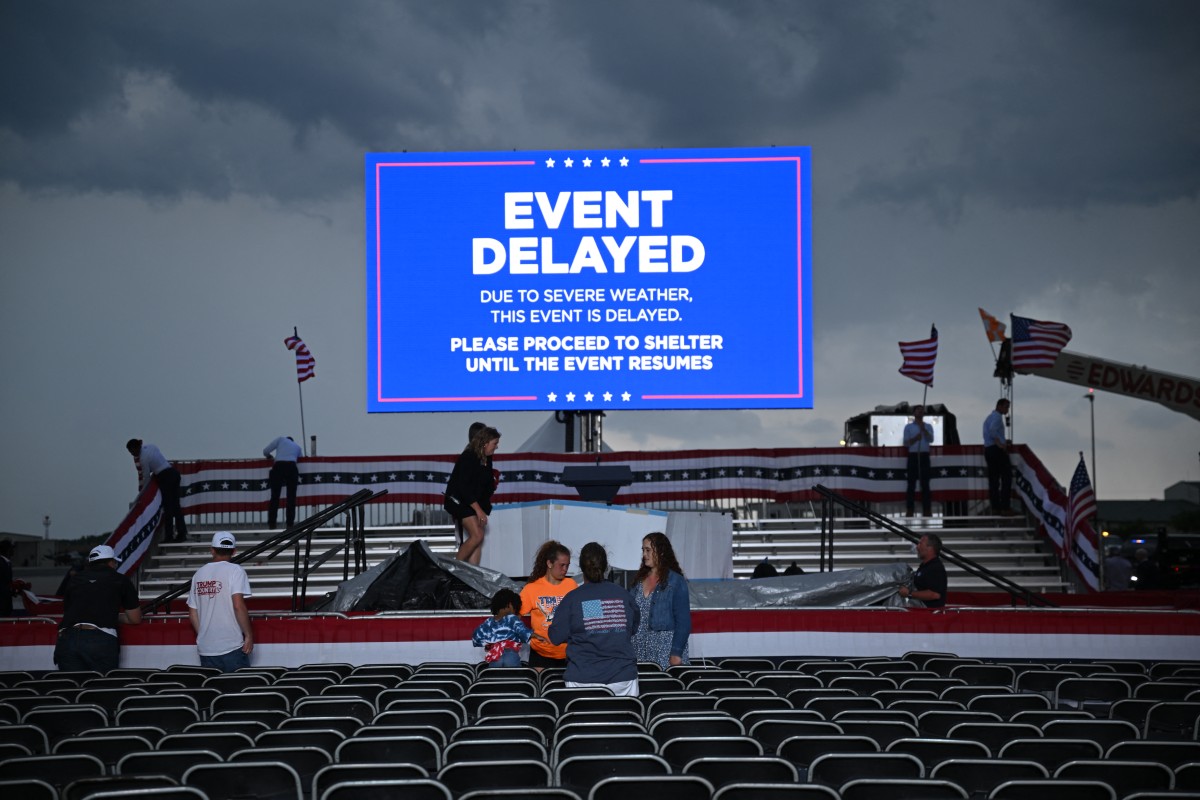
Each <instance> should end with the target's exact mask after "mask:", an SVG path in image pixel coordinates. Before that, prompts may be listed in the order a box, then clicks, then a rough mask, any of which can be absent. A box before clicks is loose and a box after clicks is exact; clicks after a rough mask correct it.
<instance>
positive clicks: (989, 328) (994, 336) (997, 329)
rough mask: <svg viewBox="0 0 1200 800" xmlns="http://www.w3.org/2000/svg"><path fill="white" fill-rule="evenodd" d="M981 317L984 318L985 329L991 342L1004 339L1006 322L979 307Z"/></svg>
mask: <svg viewBox="0 0 1200 800" xmlns="http://www.w3.org/2000/svg"><path fill="white" fill-rule="evenodd" d="M979 318H980V319H982V320H983V330H984V332H985V333H986V334H987V337H988V341H989V342H1003V341H1004V323H1003V322H1001V321H1000V320H998V319H996V318H995V317H993V316H992V315H991V314H989V313H988V312H986V311H984V310H983V309H982V308H981V309H979Z"/></svg>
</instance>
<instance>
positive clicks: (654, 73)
mask: <svg viewBox="0 0 1200 800" xmlns="http://www.w3.org/2000/svg"><path fill="white" fill-rule="evenodd" d="M920 8H921V5H919V4H912V3H878V4H877V3H855V4H848V3H794V2H770V0H764V1H763V2H753V3H734V4H725V3H707V2H700V3H698V2H687V1H685V0H674V1H673V2H661V3H654V4H646V3H640V2H635V0H622V1H621V2H613V3H607V4H605V5H604V7H603V11H602V12H600V13H597V9H596V7H595V6H593V5H585V4H553V5H552V6H550V11H551V13H552V14H553V15H554V16H555V18H556V21H557V24H558V27H559V28H560V29H561V30H562V32H563V35H564V36H567V37H570V38H572V39H573V40H575V41H577V42H578V43H579V46H580V47H582V48H583V50H584V52H585V53H586V55H587V57H588V61H589V65H590V66H591V68H592V69H593V70H594V77H595V78H596V79H598V80H604V81H607V82H609V83H611V84H612V85H613V86H614V87H615V88H617V89H619V90H620V91H621V92H622V93H623V94H624V95H626V96H628V97H629V98H631V102H632V103H633V104H634V105H635V107H636V109H637V112H638V113H639V114H641V115H644V116H645V117H646V118H648V119H649V120H651V132H652V134H653V135H654V137H655V138H656V140H662V141H669V142H670V143H672V144H675V145H699V144H704V145H712V144H714V143H723V144H729V143H757V144H769V143H770V142H763V141H762V137H763V135H764V134H765V133H766V132H767V131H768V130H770V129H771V128H772V127H773V126H775V125H778V124H780V123H784V122H790V123H793V124H795V123H796V121H800V122H801V123H803V124H811V123H814V122H819V121H821V120H822V119H823V118H826V117H829V116H830V115H835V114H838V113H841V112H845V111H848V110H851V109H854V108H856V107H858V106H859V105H860V104H861V103H863V102H864V101H865V100H867V99H870V98H872V97H876V96H878V95H881V94H885V93H887V92H889V91H890V90H892V89H893V88H894V87H895V86H896V85H897V84H898V83H899V81H900V80H901V78H902V76H903V74H904V65H903V58H904V55H905V53H906V52H907V51H908V49H909V48H911V47H912V46H914V44H915V43H916V42H917V41H918V37H919V33H920V31H921V29H922V26H923V23H924V22H925V16H924V15H923V14H922V13H919V9H920Z"/></svg>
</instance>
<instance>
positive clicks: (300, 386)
mask: <svg viewBox="0 0 1200 800" xmlns="http://www.w3.org/2000/svg"><path fill="white" fill-rule="evenodd" d="M292 335H293V336H295V337H296V338H297V339H299V338H300V332H299V331H298V330H296V326H294V325H293V326H292ZM296 391H297V392H299V393H300V452H302V453H304V455H305V456H307V455H308V432H307V431H305V429H304V381H302V380H300V376H299V375H297V376H296Z"/></svg>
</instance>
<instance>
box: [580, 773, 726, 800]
mask: <svg viewBox="0 0 1200 800" xmlns="http://www.w3.org/2000/svg"><path fill="white" fill-rule="evenodd" d="M712 795H713V787H712V784H711V783H709V782H708V781H706V780H704V778H701V777H700V776H698V775H662V776H653V777H628V778H627V777H617V778H605V779H604V780H602V781H600V782H599V783H597V784H596V785H595V786H593V787H592V790H591V791H590V792H589V793H588V800H629V798H630V797H653V798H655V800H709V798H711V797H712Z"/></svg>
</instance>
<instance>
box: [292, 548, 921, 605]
mask: <svg viewBox="0 0 1200 800" xmlns="http://www.w3.org/2000/svg"><path fill="white" fill-rule="evenodd" d="M911 576H912V571H911V570H910V569H909V568H908V566H907V565H905V564H899V563H897V564H886V565H882V566H878V567H868V568H865V569H847V570H840V571H838V572H821V573H813V574H809V575H793V576H790V577H777V578H760V579H757V580H729V581H692V582H691V583H690V586H689V596H690V600H691V605H692V608H694V609H700V608H855V607H863V606H877V605H896V606H902V605H905V603H904V601H903V600H901V599H900V597H899V595H897V594H896V588H897V587H898V586H900V585H901V584H903V583H907V582H909V581H910V580H911ZM613 577H614V579H618V576H617V575H614V576H613ZM627 577H632V576H631V575H630V576H627ZM576 580H577V581H581V580H582V578H580V577H578V576H576ZM625 582H628V580H626V581H625ZM500 589H512V590H513V591H517V592H519V591H520V590H521V584H519V583H517V582H516V581H513V580H512V579H511V578H509V577H508V576H506V575H503V574H501V573H499V572H497V571H495V570H491V569H487V568H485V567H476V566H473V565H471V564H465V563H463V562H461V561H458V560H456V559H454V558H452V557H450V556H443V555H439V554H437V553H434V552H433V551H432V550H430V549H429V545H427V544H426V543H425V542H424V541H417V542H414V543H413V544H412V545H410V546H409V548H408V549H407V550H404V551H403V552H399V553H396V554H394V555H392V556H391V557H390V558H388V559H386V560H384V561H381V562H380V563H378V564H376V565H375V566H373V567H371V568H370V569H368V570H367V571H366V572H363V573H362V574H361V575H358V576H357V577H355V578H351V579H350V580H348V581H345V582H344V583H342V584H341V585H340V586H339V587H338V589H337V592H335V593H334V595H333V596H332V597H331V598H329V599H327V600H324V601H322V602H321V603H320V604H319V605H318V606H317V607H315V608H314V609H313V610H316V611H398V610H405V609H408V610H436V609H444V608H458V609H462V608H480V609H486V608H487V607H488V603H489V601H490V599H491V597H492V595H493V594H495V593H496V592H497V591H498V590H500ZM914 605H915V603H914Z"/></svg>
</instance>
